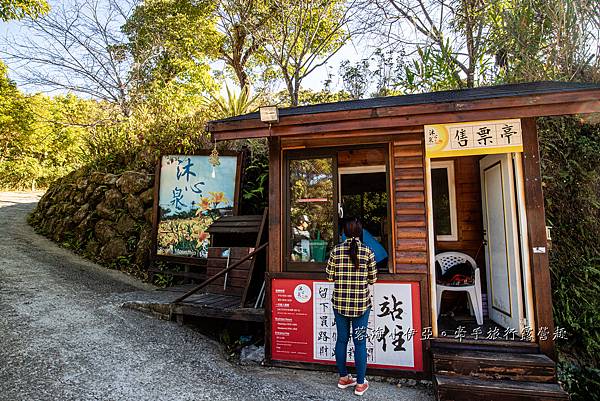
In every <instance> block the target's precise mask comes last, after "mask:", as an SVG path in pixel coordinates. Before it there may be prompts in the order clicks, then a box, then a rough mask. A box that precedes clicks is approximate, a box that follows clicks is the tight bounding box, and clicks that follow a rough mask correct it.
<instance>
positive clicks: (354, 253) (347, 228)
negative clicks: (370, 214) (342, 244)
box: [344, 217, 362, 269]
mask: <svg viewBox="0 0 600 401" xmlns="http://www.w3.org/2000/svg"><path fill="white" fill-rule="evenodd" d="M344 232H345V233H346V237H349V238H352V240H351V241H350V254H349V256H350V259H351V260H352V263H353V264H354V267H355V268H356V269H359V268H360V262H359V260H358V241H357V239H358V238H359V237H360V236H361V234H362V224H361V223H360V221H359V220H358V219H357V218H356V217H352V218H349V219H347V220H346V222H345V224H344Z"/></svg>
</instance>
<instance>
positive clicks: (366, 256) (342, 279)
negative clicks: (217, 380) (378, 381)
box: [326, 218, 377, 395]
mask: <svg viewBox="0 0 600 401" xmlns="http://www.w3.org/2000/svg"><path fill="white" fill-rule="evenodd" d="M344 233H345V234H346V237H347V238H346V240H345V241H344V242H342V243H341V244H338V245H336V246H335V247H334V248H333V250H332V251H331V254H330V255H329V260H328V261H327V270H326V272H327V279H328V280H329V281H334V282H335V284H334V289H333V298H332V304H333V313H334V315H335V325H336V327H337V341H336V343H335V361H336V365H337V368H338V372H339V374H340V379H339V381H338V387H339V388H348V387H352V386H356V387H355V389H354V394H356V395H363V394H364V393H365V391H367V389H368V388H369V383H368V382H367V381H366V380H365V373H366V371H367V324H368V322H369V312H370V310H371V297H370V290H369V285H372V284H373V283H375V281H376V280H377V267H376V263H375V255H374V254H373V251H371V249H369V248H368V247H367V246H366V245H364V244H363V243H362V242H361V241H360V234H361V233H362V224H361V223H360V221H359V220H358V219H356V218H353V219H348V220H347V221H346V224H345V225H344ZM350 325H352V340H353V341H354V365H355V367H356V379H355V378H353V377H352V375H350V374H348V370H347V368H346V355H347V349H348V340H349V338H350Z"/></svg>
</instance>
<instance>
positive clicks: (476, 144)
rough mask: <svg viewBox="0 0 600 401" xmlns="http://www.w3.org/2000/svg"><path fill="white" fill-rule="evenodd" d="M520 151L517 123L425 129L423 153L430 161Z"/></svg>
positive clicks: (479, 122) (515, 121)
mask: <svg viewBox="0 0 600 401" xmlns="http://www.w3.org/2000/svg"><path fill="white" fill-rule="evenodd" d="M522 151H523V138H522V132H521V120H519V119H514V120H494V121H474V122H468V123H453V124H437V125H426V126H425V152H426V155H427V157H430V158H433V157H450V156H468V155H483V154H495V153H510V152H522Z"/></svg>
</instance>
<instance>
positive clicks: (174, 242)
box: [156, 155, 238, 258]
mask: <svg viewBox="0 0 600 401" xmlns="http://www.w3.org/2000/svg"><path fill="white" fill-rule="evenodd" d="M237 161H238V158H237V156H220V164H219V165H217V166H214V167H213V166H212V165H211V164H210V163H209V156H182V155H171V156H163V157H162V160H161V170H160V184H159V201H158V206H159V221H158V233H157V239H156V244H157V245H156V246H157V250H156V254H157V255H171V256H185V257H193V258H205V257H206V256H207V252H208V244H209V233H208V232H207V229H208V227H209V226H210V225H211V224H212V222H213V221H215V220H216V219H218V218H219V217H221V216H226V215H230V214H232V213H233V202H234V198H235V187H236V172H237Z"/></svg>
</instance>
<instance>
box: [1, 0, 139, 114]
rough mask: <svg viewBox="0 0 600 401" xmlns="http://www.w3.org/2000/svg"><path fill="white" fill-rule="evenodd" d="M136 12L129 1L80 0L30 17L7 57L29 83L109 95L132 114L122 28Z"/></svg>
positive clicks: (11, 41)
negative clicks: (39, 15) (132, 9)
mask: <svg viewBox="0 0 600 401" xmlns="http://www.w3.org/2000/svg"><path fill="white" fill-rule="evenodd" d="M130 11H131V5H129V4H127V2H126V1H119V0H106V1H104V2H99V1H96V0H74V1H73V2H69V3H68V4H66V5H64V4H63V5H61V6H58V7H56V8H54V9H53V10H52V12H51V13H50V14H48V15H45V16H42V17H39V18H37V19H34V20H27V21H26V22H25V34H24V35H22V36H21V37H20V39H19V40H16V39H14V38H9V39H8V43H7V44H6V47H7V48H8V50H6V51H5V56H6V57H7V58H8V60H10V61H11V62H12V65H13V66H14V67H13V70H14V71H15V74H16V77H17V78H18V80H19V81H21V82H23V83H24V84H26V85H29V86H33V87H34V88H35V89H40V90H49V89H50V90H56V91H59V92H61V93H64V92H75V93H78V94H80V95H83V96H86V97H92V98H95V99H100V100H105V101H108V102H111V103H113V104H116V105H118V106H119V107H120V108H121V110H122V112H123V114H125V115H130V114H131V107H130V99H129V89H130V87H131V86H132V76H131V75H130V74H129V70H130V67H131V60H130V58H129V57H128V54H127V52H125V51H123V50H124V49H123V44H124V41H125V39H126V38H125V36H124V35H123V33H121V31H120V27H121V25H122V24H123V23H124V22H125V21H126V20H127V18H128V15H129V12H130Z"/></svg>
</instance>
